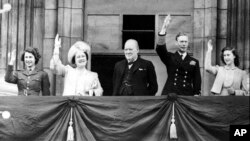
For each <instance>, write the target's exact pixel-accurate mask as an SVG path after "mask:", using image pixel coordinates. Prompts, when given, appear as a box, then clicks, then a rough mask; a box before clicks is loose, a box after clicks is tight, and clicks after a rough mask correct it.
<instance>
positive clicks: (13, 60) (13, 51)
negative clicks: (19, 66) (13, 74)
mask: <svg viewBox="0 0 250 141" xmlns="http://www.w3.org/2000/svg"><path fill="white" fill-rule="evenodd" d="M15 61H16V49H14V50H12V52H11V56H10V62H9V65H13V64H14V63H15Z"/></svg>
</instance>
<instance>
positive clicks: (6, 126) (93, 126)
mask: <svg viewBox="0 0 250 141" xmlns="http://www.w3.org/2000/svg"><path fill="white" fill-rule="evenodd" d="M173 102H174V103H175V108H174V111H175V125H176V128H177V136H178V141H196V140H197V141H224V140H225V141H227V140H229V129H230V128H229V127H230V125H246V124H249V97H240V96H239V97H234V96H228V97H216V96H210V97H191V96H190V97H189V96H186V97H185V96H179V97H178V98H177V99H174V100H170V99H169V98H168V97H167V96H158V97H150V96H148V97H139V96H133V97H21V96H19V97H0V111H9V112H10V113H11V117H10V118H9V119H3V118H2V117H1V116H0V140H1V141H66V138H67V129H68V126H69V120H70V109H71V108H72V115H73V122H74V123H73V129H74V136H75V137H74V138H75V141H168V140H170V138H169V132H170V131H169V130H170V124H171V116H172V106H173Z"/></svg>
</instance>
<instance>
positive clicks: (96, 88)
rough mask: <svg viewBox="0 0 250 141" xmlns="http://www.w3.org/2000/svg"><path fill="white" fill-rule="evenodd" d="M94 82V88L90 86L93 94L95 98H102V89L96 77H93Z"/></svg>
mask: <svg viewBox="0 0 250 141" xmlns="http://www.w3.org/2000/svg"><path fill="white" fill-rule="evenodd" d="M95 77H96V78H95V80H94V84H93V85H94V86H92V87H93V88H94V89H93V91H94V93H95V96H102V93H103V89H102V86H101V83H100V81H99V78H98V75H96V76H95Z"/></svg>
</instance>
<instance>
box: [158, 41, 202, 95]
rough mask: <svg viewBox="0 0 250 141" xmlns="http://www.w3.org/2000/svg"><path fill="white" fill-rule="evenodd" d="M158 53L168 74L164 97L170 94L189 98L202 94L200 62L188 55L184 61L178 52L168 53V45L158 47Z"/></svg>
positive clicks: (163, 92)
mask: <svg viewBox="0 0 250 141" xmlns="http://www.w3.org/2000/svg"><path fill="white" fill-rule="evenodd" d="M156 52H157V54H158V55H159V57H160V59H161V61H162V62H163V63H164V64H165V65H166V68H167V73H168V78H167V82H166V83H165V86H164V88H163V91H162V95H167V94H168V93H177V94H178V95H187V96H188V95H194V94H200V90H201V74H200V67H199V61H198V60H196V59H194V58H193V57H191V56H189V55H188V54H187V56H186V57H185V59H184V60H182V58H181V56H180V54H179V53H178V52H175V53H171V52H168V51H167V47H166V44H164V45H157V47H156Z"/></svg>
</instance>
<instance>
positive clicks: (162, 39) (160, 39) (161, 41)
mask: <svg viewBox="0 0 250 141" xmlns="http://www.w3.org/2000/svg"><path fill="white" fill-rule="evenodd" d="M158 35H159V36H158V43H157V44H158V45H164V44H166V33H165V34H160V33H158Z"/></svg>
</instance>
